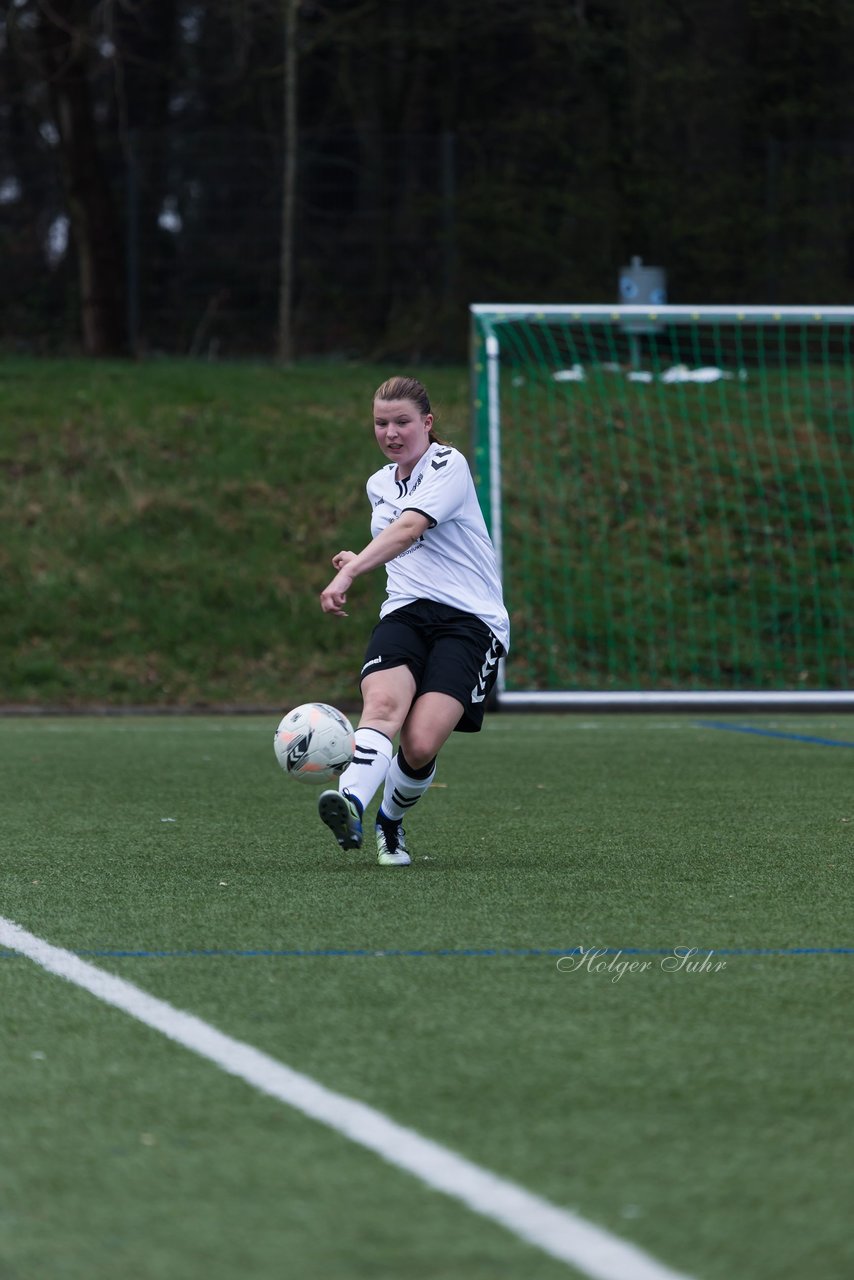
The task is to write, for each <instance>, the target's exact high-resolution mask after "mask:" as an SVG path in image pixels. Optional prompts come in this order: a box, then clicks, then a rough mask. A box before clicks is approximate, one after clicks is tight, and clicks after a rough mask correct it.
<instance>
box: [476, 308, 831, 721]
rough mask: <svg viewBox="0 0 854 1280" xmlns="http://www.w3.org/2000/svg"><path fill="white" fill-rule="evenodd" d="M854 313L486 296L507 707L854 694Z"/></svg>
mask: <svg viewBox="0 0 854 1280" xmlns="http://www.w3.org/2000/svg"><path fill="white" fill-rule="evenodd" d="M852 326H854V308H848V307H776V308H772V307H768V308H765V307H735V306H733V307H722V306H709V307H699V306H672V305H671V306H661V307H658V308H654V309H652V308H650V307H639V306H610V305H599V306H596V305H579V306H572V305H566V306H537V305H533V304H532V305H507V306H499V305H497V304H479V305H475V306H472V308H471V385H472V405H473V412H472V422H473V440H472V445H473V462H474V472H475V481H476V484H477V487H478V493H479V497H480V500H481V505H482V507H483V510H484V514H485V517H486V520H487V524H488V525H489V528H490V532H491V534H492V538H493V541H494V543H495V547H496V552H497V555H498V559H499V566H500V570H501V575H502V581H503V584H504V591H505V597H506V603H507V605H508V608H509V610H510V615H511V623H512V643H511V653H510V656H509V658H508V659H507V661H506V662H504V663H502V669H501V672H500V678H499V682H498V692H497V700H498V705H499V706H506V707H514V706H515V707H532V708H533V707H543V708H548V707H564V708H579V709H580V708H588V709H589V708H599V709H637V708H647V709H656V708H659V707H660V708H662V709H665V708H673V707H679V708H684V709H686V710H690V709H705V710H709V709H712V708H714V707H717V708H718V709H721V710H723V709H739V710H744V709H786V708H790V709H797V710H825V709H826V710H833V709H843V708H845V709H849V710H852V709H854V693H853V692H852V691H851V690H850V689H849V682H850V667H851V660H852V656H853V655H854V632H852V628H853V627H854V622H852V619H854V514H853V513H852V479H854V448H852V446H854V349H852V348H854V338H853V337H852Z"/></svg>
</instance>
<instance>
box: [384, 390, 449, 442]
mask: <svg viewBox="0 0 854 1280" xmlns="http://www.w3.org/2000/svg"><path fill="white" fill-rule="evenodd" d="M374 400H375V401H376V400H411V401H412V403H413V404H414V405H415V406H416V408H417V409H418V412H419V413H420V414H421V416H422V418H426V416H427V414H428V413H431V414H432V412H433V410H432V409H431V407H430V397H429V396H428V394H427V388H426V387H425V386H424V383H423V382H419V381H418V379H417V378H408V377H406V375H405V374H397V375H396V376H395V377H393V378H386V380H385V382H384V383H383V384H382V386H381V387H377V389H376V391H375V392H374ZM428 439H429V440H430V443H431V444H446V443H447V441H445V440H443V439H442V438H441V436H439V435H437V434H436V432H435V431H434V430H433V428H432V427H431V428H430V434H429V437H428Z"/></svg>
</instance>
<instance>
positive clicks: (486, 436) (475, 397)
mask: <svg viewBox="0 0 854 1280" xmlns="http://www.w3.org/2000/svg"><path fill="white" fill-rule="evenodd" d="M469 312H470V318H471V331H470V332H471V338H470V370H471V399H472V443H473V450H472V451H473V456H474V460H475V479H476V482H477V487H478V492H479V495H480V500H481V506H482V507H483V512H484V517H485V519H486V523H487V526H488V528H489V532H490V536H491V537H492V542H493V545H494V547H495V553H496V558H497V561H498V572H499V576H500V578H501V580H502V581H503V580H504V536H503V527H502V500H501V494H502V462H501V429H502V422H501V398H500V383H499V370H500V360H501V339H500V335H501V328H502V325H504V324H507V323H509V322H512V321H514V320H530V321H546V322H548V320H549V319H552V320H555V321H557V320H571V321H578V322H583V321H587V322H592V323H600V324H615V323H616V324H620V323H624V324H625V323H626V322H628V321H634V323H635V324H636V325H638V324H648V325H655V326H657V325H661V324H676V325H683V324H684V325H687V324H696V323H698V322H700V321H704V320H708V321H712V322H717V323H721V324H727V323H728V324H733V325H740V324H743V323H745V322H748V323H755V324H756V323H763V324H768V325H776V324H786V325H791V324H798V323H800V324H817V323H824V324H829V325H835V324H850V323H851V322H852V320H854V310H852V308H851V307H841V306H781V307H773V306H738V305H724V306H720V305H717V306H700V305H696V304H695V305H676V304H667V305H662V306H659V307H650V306H648V305H645V306H637V305H612V304H610V303H598V304H597V303H590V304H578V305H575V304H537V303H508V304H506V305H505V304H499V303H473V304H472V305H471V306H470V308H469ZM484 421H485V423H486V429H485V430H484ZM484 470H485V472H486V474H485V475H484ZM511 625H512V618H511ZM506 685H507V680H506V664H505V659H503V658H502V659H501V660H500V662H499V669H498V678H497V681H496V686H495V691H494V694H493V699H492V702H493V706H494V707H495V709H497V710H506V711H511V710H512V711H579V712H581V711H587V712H644V711H645V712H659V713H660V712H677V711H678V712H709V711H716V712H797V713H806V712H838V711H844V712H854V690H842V689H824V690H801V689H776V690H766V689H753V690H747V689H739V690H726V689H708V690H707V689H691V690H665V689H662V690H602V691H597V690H536V689H530V690H513V691H510V690H508V689H507V687H506Z"/></svg>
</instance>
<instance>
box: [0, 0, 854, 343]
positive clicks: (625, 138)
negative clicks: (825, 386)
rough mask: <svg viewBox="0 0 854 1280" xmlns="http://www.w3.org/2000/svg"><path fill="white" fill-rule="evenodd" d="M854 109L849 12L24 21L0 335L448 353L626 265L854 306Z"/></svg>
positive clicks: (445, 1) (0, 57)
mask: <svg viewBox="0 0 854 1280" xmlns="http://www.w3.org/2000/svg"><path fill="white" fill-rule="evenodd" d="M852 83H854V5H851V3H850V0H646V2H645V3H637V0H527V3H525V4H519V3H518V0H513V2H512V3H511V0H434V2H433V3H430V4H413V3H411V2H410V0H333V2H332V3H327V4H324V3H319V2H318V3H315V2H314V0H241V2H240V3H238V0H209V2H208V3H199V2H196V3H193V2H189V0H101V3H89V2H88V0H16V3H14V4H11V5H9V6H7V7H6V10H5V14H4V15H3V16H1V17H0V270H2V277H0V285H2V298H3V310H2V318H0V338H2V340H3V341H4V342H5V343H6V344H7V345H8V344H9V343H10V342H14V341H15V340H19V341H25V342H26V343H27V344H28V345H31V346H36V347H40V348H44V347H46V348H50V347H56V346H65V347H67V346H69V345H73V344H74V342H78V343H80V344H81V345H82V347H83V349H84V350H86V351H87V352H89V353H91V354H107V353H123V352H128V351H130V350H132V349H146V348H155V349H161V348H162V349H165V350H177V351H203V350H209V349H216V348H219V349H221V350H224V351H227V352H240V351H256V352H273V351H275V350H276V349H277V348H278V350H279V351H280V352H283V351H284V352H287V353H288V354H289V353H290V351H291V350H295V351H296V352H297V353H305V352H311V351H317V352H319V351H335V352H347V353H355V354H371V353H378V352H380V351H382V352H383V353H385V352H393V351H400V352H401V353H407V354H409V353H417V354H422V355H432V354H435V355H457V356H459V355H461V354H462V353H463V351H464V344H465V333H466V319H465V317H466V308H467V305H468V303H469V302H471V301H490V300H495V301H508V302H509V301H573V300H575V301H590V300H594V301H610V300H613V299H614V297H615V287H616V279H617V272H618V269H619V266H620V265H621V264H622V263H624V262H626V261H627V260H628V259H629V258H630V257H631V256H632V255H634V254H641V255H642V256H643V257H644V258H645V259H646V261H648V262H656V263H659V264H661V265H664V266H665V267H666V268H667V269H668V273H669V287H670V296H671V298H672V299H673V300H674V301H690V302H702V301H706V302H722V301H733V302H744V303H750V302H766V301H772V302H778V303H785V302H822V303H830V302H847V301H849V300H850V299H851V296H852V288H853V287H854V94H852V92H851V85H852ZM289 202H290V203H289ZM66 236H67V243H66ZM283 283H284V288H285V293H284V297H285V301H286V304H285V305H282V300H283V295H282V287H283ZM283 329H287V330H288V332H287V334H285V335H284V337H285V338H286V339H287V340H286V341H283V333H282V330H283Z"/></svg>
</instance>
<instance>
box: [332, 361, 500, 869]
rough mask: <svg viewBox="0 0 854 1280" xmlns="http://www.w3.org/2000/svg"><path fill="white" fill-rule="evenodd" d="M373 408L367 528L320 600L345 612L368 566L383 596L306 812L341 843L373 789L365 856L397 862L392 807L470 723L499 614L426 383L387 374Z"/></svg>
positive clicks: (414, 793)
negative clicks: (357, 689) (352, 748)
mask: <svg viewBox="0 0 854 1280" xmlns="http://www.w3.org/2000/svg"><path fill="white" fill-rule="evenodd" d="M373 408H374V434H375V435H376V439H377V444H378V445H379V447H380V450H381V451H382V453H383V454H385V456H386V458H388V463H387V464H386V465H385V466H384V467H381V468H380V470H379V471H376V472H375V473H374V474H373V475H372V476H371V478H370V479H369V480H368V484H367V492H368V500H369V501H370V504H371V508H372V512H373V514H372V517H371V535H372V538H371V541H370V542H369V543H368V545H367V546H366V547H364V548H363V549H362V550H361V551H360V552H358V553H356V552H353V551H339V552H338V554H337V555H335V556H333V557H332V563H333V565H334V566H335V568H336V570H337V572H336V574H335V577H334V578H333V579H332V581H331V582H330V583H329V585H328V586H327V587H326V588H325V590H324V591H322V592H321V595H320V605H321V608H322V609H323V611H324V613H331V614H333V615H335V616H336V617H339V618H345V617H346V616H347V614H346V611H345V608H344V606H345V604H346V603H347V593H348V592H349V590H350V588H351V587H352V585H353V583H354V581H355V580H356V578H358V577H360V576H361V574H363V573H369V572H370V571H371V570H372V569H376V568H378V567H379V566H380V565H385V566H386V573H387V579H388V581H387V596H386V599H385V601H384V602H383V605H382V608H381V609H380V621H379V622H378V623H377V625H376V626H375V627H374V630H373V632H372V634H371V638H370V640H369V642H368V647H367V650H366V653H365V662H364V665H363V667H362V671H361V688H362V715H361V719H360V720H359V726H358V728H357V729H356V753H355V756H354V757H353V761H352V763H351V764H350V765H348V767H347V769H345V771H344V773H343V774H342V775H341V778H340V781H339V789H338V790H337V791H324V792H323V794H322V795H321V797H320V800H319V801H318V811H319V813H320V817H321V819H322V820H323V822H325V823H326V825H327V826H328V827H329V828H330V830H331V831H332V833H333V835H334V836H335V839H336V840H337V841H338V843H339V844H340V846H341V848H342V849H358V848H360V847H361V844H362V816H363V814H364V811H365V809H366V808H367V806H368V804H369V803H370V801H371V800H372V798H373V796H374V795H375V793H376V792H377V791H378V790H379V788H380V787H383V794H382V801H381V804H380V808H379V811H378V813H377V817H376V838H377V861H378V862H379V863H380V865H381V866H384V867H404V866H407V865H408V864H409V863H410V861H411V858H410V855H409V850H408V849H407V847H406V842H405V837H404V831H403V825H402V820H403V818H404V815H405V814H407V813H408V812H409V810H410V809H411V808H412V806H413V805H414V804H415V803H416V802H417V801H418V800H419V799H420V798H421V796H422V795H423V794H424V792H425V791H426V790H427V788H428V787H429V786H430V784H431V782H433V780H434V778H435V776H436V757H437V755H438V753H439V750H440V748H441V747H442V746H443V744H444V743H445V742H446V740H447V739H448V737H449V736H450V734H451V733H452V732H453V731H454V730H455V729H456V730H458V731H461V732H463V733H477V732H478V730H479V729H480V727H481V724H482V723H483V712H484V704H485V701H486V698H487V696H488V694H489V691H490V689H491V688H492V685H493V684H494V682H495V677H496V674H497V668H498V659H499V658H500V657H501V655H502V654H504V653H506V652H507V650H508V647H509V642H510V623H509V619H508V616H507V610H506V609H505V607H504V601H503V599H502V595H501V583H500V581H499V577H498V570H497V565H496V560H495V551H494V548H493V546H492V543H491V541H490V538H489V534H488V532H487V529H486V524H485V522H484V519H483V514H482V513H481V510H480V505H479V504H478V500H477V495H476V493H475V488H474V482H473V481H472V477H471V472H470V471H469V468H468V463H467V462H466V460H465V458H464V456H463V455H462V454H461V453H460V452H458V450H456V449H453V448H451V447H450V446H449V445H446V444H445V443H444V442H443V441H441V440H440V439H439V438H438V437H437V436H436V434H435V433H434V431H433V413H432V411H431V408H430V400H429V397H428V395H427V391H426V390H425V388H424V387H423V386H422V384H421V383H420V382H418V381H417V380H416V379H415V378H406V377H397V378H390V379H389V380H388V381H387V382H384V383H383V384H382V386H381V387H379V388H378V390H377V392H376V394H375V395H374V402H373ZM398 734H400V743H399V747H398V750H397V754H395V751H394V745H393V744H394V739H395V737H396V736H397V735H398Z"/></svg>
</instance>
